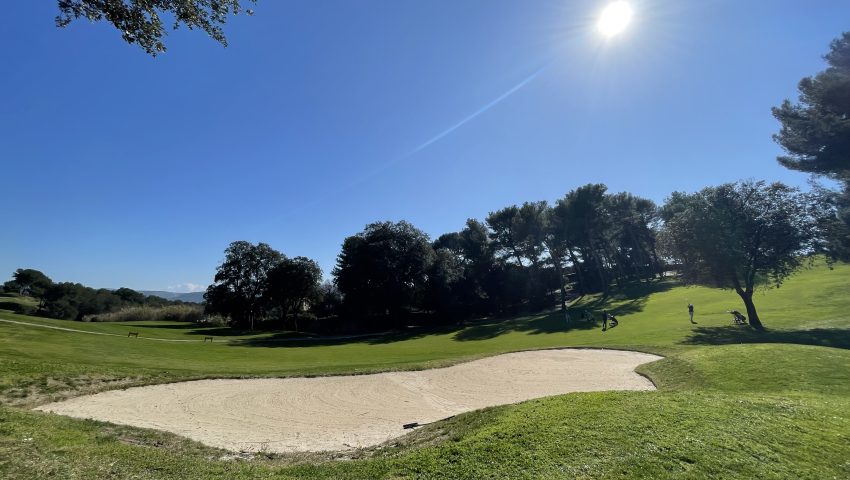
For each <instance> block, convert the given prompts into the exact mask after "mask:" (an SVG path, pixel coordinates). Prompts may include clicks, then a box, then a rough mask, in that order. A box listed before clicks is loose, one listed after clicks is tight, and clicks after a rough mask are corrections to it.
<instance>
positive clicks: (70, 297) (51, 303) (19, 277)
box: [3, 268, 182, 320]
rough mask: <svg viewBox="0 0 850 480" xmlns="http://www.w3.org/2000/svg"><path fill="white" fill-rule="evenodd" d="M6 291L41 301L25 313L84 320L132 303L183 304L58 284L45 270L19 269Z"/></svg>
mask: <svg viewBox="0 0 850 480" xmlns="http://www.w3.org/2000/svg"><path fill="white" fill-rule="evenodd" d="M3 290H4V291H6V292H13V293H17V294H19V295H27V296H30V297H33V298H36V299H37V300H38V307H37V308H36V310H35V311H32V312H30V311H26V310H24V311H22V312H21V313H37V314H39V315H43V316H46V317H51V318H59V319H65V320H82V319H83V317H85V316H88V315H100V314H103V313H109V312H115V311H118V310H120V309H121V308H124V307H130V306H148V307H162V306H165V305H173V304H179V303H182V302H179V301H168V300H165V299H163V298H159V297H152V296H150V297H149V296H146V295H144V294H143V293H140V292H137V291H135V290H132V289H129V288H119V289H117V290H108V289H105V288H100V289H94V288H91V287H86V286H85V285H81V284H79V283H71V282H58V283H54V282H53V280H51V279H50V277H48V276H47V275H45V274H44V273H42V272H40V271H38V270H34V269H31V268H19V269H17V270H15V272H14V273H13V274H12V279H11V280H9V281H7V282H6V283H4V284H3ZM22 308H23V307H22Z"/></svg>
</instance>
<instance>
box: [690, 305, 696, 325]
mask: <svg viewBox="0 0 850 480" xmlns="http://www.w3.org/2000/svg"><path fill="white" fill-rule="evenodd" d="M688 316H689V317H691V323H697V322H695V321H694V304H693V303H689V304H688Z"/></svg>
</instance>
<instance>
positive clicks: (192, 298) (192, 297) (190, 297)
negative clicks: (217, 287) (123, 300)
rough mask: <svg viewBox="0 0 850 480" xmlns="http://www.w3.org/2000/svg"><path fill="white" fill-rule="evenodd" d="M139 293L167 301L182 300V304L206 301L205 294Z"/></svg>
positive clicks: (141, 291)
mask: <svg viewBox="0 0 850 480" xmlns="http://www.w3.org/2000/svg"><path fill="white" fill-rule="evenodd" d="M139 292H140V293H144V294H145V295H149V296H153V297H159V298H164V299H166V300H180V301H181V302H193V303H203V301H204V292H189V293H177V292H163V291H159V290H139Z"/></svg>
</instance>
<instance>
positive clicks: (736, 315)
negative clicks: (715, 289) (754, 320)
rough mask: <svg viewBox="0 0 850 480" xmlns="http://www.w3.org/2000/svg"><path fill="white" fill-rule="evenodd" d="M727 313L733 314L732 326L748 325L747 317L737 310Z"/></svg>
mask: <svg viewBox="0 0 850 480" xmlns="http://www.w3.org/2000/svg"><path fill="white" fill-rule="evenodd" d="M727 313H731V314H732V325H746V324H747V317H745V316H744V314H742V313H741V312H739V311H737V310H727Z"/></svg>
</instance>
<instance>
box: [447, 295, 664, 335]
mask: <svg viewBox="0 0 850 480" xmlns="http://www.w3.org/2000/svg"><path fill="white" fill-rule="evenodd" d="M673 286H674V284H673V283H672V282H652V283H635V284H632V285H629V286H628V287H626V288H625V289H624V290H622V291H619V292H616V293H614V294H612V295H609V296H601V297H596V298H592V299H590V300H587V301H584V298H582V297H580V298H579V299H578V300H577V301H576V302H574V303H573V305H572V306H570V308H569V310H568V312H569V315H570V321H569V322H567V321H566V318H565V317H564V313H563V312H561V311H560V310H558V311H554V312H550V313H547V314H543V315H535V316H529V317H525V318H521V319H516V320H512V321H502V322H499V321H493V322H488V323H486V324H479V325H474V326H471V327H469V328H466V329H464V330H462V331H460V332H458V333H457V335H455V337H454V339H455V340H457V341H461V342H463V341H475V340H487V339H490V338H495V337H498V336H499V335H504V334H506V333H511V332H524V333H529V334H532V335H539V334H547V333H557V332H569V331H574V330H593V329H596V328H601V327H602V315H603V312H608V313H610V314H611V315H614V316H615V317H624V316H626V315H629V314H632V313H637V312H640V311H642V310H643V309H644V308H645V307H646V302H647V300H648V299H649V295H650V294H652V293H657V292H663V291H665V290H669V289H671V288H673ZM585 311H587V312H589V313H590V314H591V316H592V317H593V318H592V319H590V320H584V319H583V318H582V314H583V312H585ZM612 328H615V327H612Z"/></svg>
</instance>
